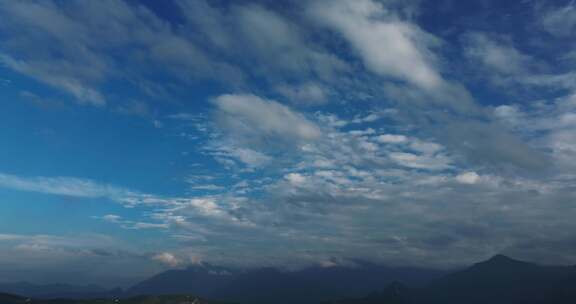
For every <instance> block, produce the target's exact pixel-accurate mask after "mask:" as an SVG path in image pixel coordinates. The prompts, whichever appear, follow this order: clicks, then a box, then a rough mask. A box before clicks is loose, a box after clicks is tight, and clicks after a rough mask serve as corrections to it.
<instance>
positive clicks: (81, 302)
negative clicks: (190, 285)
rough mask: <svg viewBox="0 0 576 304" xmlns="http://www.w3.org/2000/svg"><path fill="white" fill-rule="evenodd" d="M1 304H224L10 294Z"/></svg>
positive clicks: (171, 297) (191, 298) (178, 298)
mask: <svg viewBox="0 0 576 304" xmlns="http://www.w3.org/2000/svg"><path fill="white" fill-rule="evenodd" d="M0 303H2V304H27V303H35V304H117V303H123V304H225V303H224V302H217V301H212V300H206V299H203V298H199V297H196V296H189V295H168V296H137V297H132V298H123V299H51V300H50V299H48V300H46V299H45V300H37V299H31V298H26V297H20V296H14V295H10V294H0Z"/></svg>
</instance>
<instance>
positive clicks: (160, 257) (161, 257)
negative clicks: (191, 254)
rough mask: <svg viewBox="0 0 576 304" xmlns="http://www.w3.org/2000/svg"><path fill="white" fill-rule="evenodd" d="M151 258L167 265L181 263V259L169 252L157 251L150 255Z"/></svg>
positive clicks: (174, 265)
mask: <svg viewBox="0 0 576 304" xmlns="http://www.w3.org/2000/svg"><path fill="white" fill-rule="evenodd" d="M152 260H153V261H156V262H159V263H162V264H164V265H166V266H169V267H178V266H180V265H181V264H182V261H181V260H180V259H179V258H178V257H176V256H175V255H174V254H172V253H169V252H161V253H158V254H156V255H154V256H152Z"/></svg>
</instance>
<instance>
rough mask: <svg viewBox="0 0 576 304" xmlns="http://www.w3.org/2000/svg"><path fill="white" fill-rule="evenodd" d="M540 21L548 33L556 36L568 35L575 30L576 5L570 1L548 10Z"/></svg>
mask: <svg viewBox="0 0 576 304" xmlns="http://www.w3.org/2000/svg"><path fill="white" fill-rule="evenodd" d="M540 21H541V23H542V26H543V27H544V29H545V30H546V31H548V32H549V33H550V34H553V35H555V36H557V37H570V36H572V35H573V34H574V31H575V30H576V5H574V3H573V2H572V3H570V4H569V5H567V6H564V7H561V8H556V9H552V10H549V11H547V12H546V13H545V14H544V15H543V16H542V17H541V20H540Z"/></svg>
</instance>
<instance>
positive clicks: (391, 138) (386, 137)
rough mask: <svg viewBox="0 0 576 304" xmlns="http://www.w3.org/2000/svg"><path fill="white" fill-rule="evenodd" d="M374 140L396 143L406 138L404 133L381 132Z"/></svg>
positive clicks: (404, 140) (406, 139)
mask: <svg viewBox="0 0 576 304" xmlns="http://www.w3.org/2000/svg"><path fill="white" fill-rule="evenodd" d="M376 140H377V141H378V142H381V143H390V144H398V143H404V142H406V141H408V138H407V137H406V136H404V135H396V134H382V135H378V136H377V137H376Z"/></svg>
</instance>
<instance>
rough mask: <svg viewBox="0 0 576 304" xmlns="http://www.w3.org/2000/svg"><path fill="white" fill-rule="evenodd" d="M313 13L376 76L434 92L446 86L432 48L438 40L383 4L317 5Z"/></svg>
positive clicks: (360, 1)
mask: <svg viewBox="0 0 576 304" xmlns="http://www.w3.org/2000/svg"><path fill="white" fill-rule="evenodd" d="M310 13H311V14H312V15H313V16H314V17H315V18H317V19H318V21H319V22H321V23H323V24H325V25H327V26H329V27H331V28H333V29H335V30H336V31H338V32H340V33H341V34H342V35H343V36H344V37H345V38H346V39H347V40H348V42H350V44H351V45H352V47H353V48H354V49H355V50H356V51H357V52H358V53H359V54H360V56H361V58H362V61H363V62H364V65H365V66H366V68H367V69H368V70H370V71H372V72H374V73H376V74H379V75H382V76H386V77H391V78H394V79H400V80H404V81H407V82H409V83H411V84H413V85H415V86H417V87H419V88H422V89H425V90H433V89H436V88H438V87H439V86H440V85H442V83H443V79H442V77H441V76H440V75H439V73H438V72H437V71H436V69H435V66H434V56H433V55H432V53H431V52H430V49H429V48H430V46H431V45H434V44H435V43H436V41H435V38H433V37H432V36H431V35H429V34H427V33H425V32H423V31H422V30H420V29H419V28H418V27H417V26H416V25H413V24H410V23H407V22H403V21H400V20H399V19H398V18H397V17H396V16H394V14H393V13H392V12H390V11H388V10H387V9H386V8H385V7H384V6H383V5H382V4H381V3H380V2H376V1H372V0H358V1H345V0H338V1H316V2H314V4H313V5H312V6H311V8H310Z"/></svg>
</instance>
